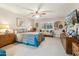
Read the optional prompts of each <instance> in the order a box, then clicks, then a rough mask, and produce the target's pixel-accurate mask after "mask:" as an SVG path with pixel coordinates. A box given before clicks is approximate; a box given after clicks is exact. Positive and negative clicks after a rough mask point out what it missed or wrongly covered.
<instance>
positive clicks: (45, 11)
mask: <svg viewBox="0 0 79 59" xmlns="http://www.w3.org/2000/svg"><path fill="white" fill-rule="evenodd" d="M41 12H53V11H51V10H47V11H41Z"/></svg>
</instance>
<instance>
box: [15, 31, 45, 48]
mask: <svg viewBox="0 0 79 59" xmlns="http://www.w3.org/2000/svg"><path fill="white" fill-rule="evenodd" d="M16 35H17V39H16V41H17V42H19V43H23V44H26V45H31V46H35V47H38V46H39V45H40V43H41V42H42V41H43V40H44V37H43V35H42V33H41V32H26V33H17V34H16Z"/></svg>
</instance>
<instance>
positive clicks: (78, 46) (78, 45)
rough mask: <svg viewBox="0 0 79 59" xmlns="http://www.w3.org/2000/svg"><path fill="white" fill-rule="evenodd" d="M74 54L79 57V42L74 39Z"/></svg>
mask: <svg viewBox="0 0 79 59" xmlns="http://www.w3.org/2000/svg"><path fill="white" fill-rule="evenodd" d="M72 54H73V55H76V56H79V40H78V39H74V40H73V42H72Z"/></svg>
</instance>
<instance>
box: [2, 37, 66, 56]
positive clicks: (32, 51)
mask: <svg viewBox="0 0 79 59" xmlns="http://www.w3.org/2000/svg"><path fill="white" fill-rule="evenodd" d="M3 49H5V50H6V51H7V55H9V56H67V54H66V53H65V51H64V48H63V46H62V44H61V41H60V39H59V38H49V37H46V38H45V40H44V41H43V42H42V43H41V44H40V46H39V47H37V48H35V47H32V46H28V45H24V44H17V43H15V44H11V45H8V46H5V47H3Z"/></svg>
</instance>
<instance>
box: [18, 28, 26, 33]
mask: <svg viewBox="0 0 79 59" xmlns="http://www.w3.org/2000/svg"><path fill="white" fill-rule="evenodd" d="M16 31H17V33H24V32H26V29H24V28H20V29H16Z"/></svg>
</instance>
